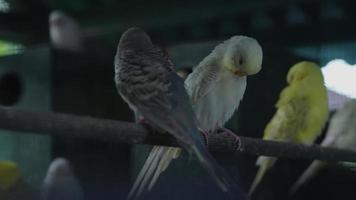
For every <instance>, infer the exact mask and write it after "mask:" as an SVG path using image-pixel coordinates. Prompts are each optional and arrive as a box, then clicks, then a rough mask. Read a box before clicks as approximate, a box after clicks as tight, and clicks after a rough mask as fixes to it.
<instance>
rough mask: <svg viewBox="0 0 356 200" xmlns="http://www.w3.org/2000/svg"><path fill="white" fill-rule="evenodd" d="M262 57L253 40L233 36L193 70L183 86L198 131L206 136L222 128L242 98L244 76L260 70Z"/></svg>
mask: <svg viewBox="0 0 356 200" xmlns="http://www.w3.org/2000/svg"><path fill="white" fill-rule="evenodd" d="M262 57H263V53H262V48H261V46H260V45H259V43H258V42H257V41H256V40H255V39H254V38H251V37H246V36H233V37H231V38H230V39H228V40H226V41H224V42H223V43H221V44H219V45H218V46H216V47H215V49H214V50H213V51H212V52H211V53H210V54H209V55H208V56H207V57H205V58H204V59H203V60H202V61H201V62H200V63H199V64H198V66H196V67H195V68H194V69H193V72H192V73H191V74H189V76H188V78H187V79H186V80H185V85H186V89H187V92H188V94H189V96H190V99H191V102H192V106H193V109H194V112H195V114H196V116H197V119H198V122H199V126H200V128H201V129H203V130H204V131H205V132H207V133H208V134H209V133H214V132H216V131H217V130H218V129H220V128H223V126H224V124H225V123H226V122H227V121H228V120H229V119H230V118H231V117H232V115H233V114H234V111H235V110H237V109H238V107H239V104H240V101H241V100H242V98H243V95H244V93H245V90H246V79H247V78H246V76H247V75H253V74H256V73H258V72H259V71H260V70H261V65H262ZM224 130H225V131H227V133H231V132H230V131H228V130H227V129H224Z"/></svg>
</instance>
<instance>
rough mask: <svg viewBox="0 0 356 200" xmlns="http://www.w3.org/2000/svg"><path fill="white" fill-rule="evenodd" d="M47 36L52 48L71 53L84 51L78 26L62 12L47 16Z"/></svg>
mask: <svg viewBox="0 0 356 200" xmlns="http://www.w3.org/2000/svg"><path fill="white" fill-rule="evenodd" d="M49 35H50V40H51V44H52V46H53V47H54V48H56V49H60V50H67V51H72V52H82V51H83V50H84V37H83V33H82V30H81V28H80V26H79V24H78V23H77V22H76V21H75V20H74V19H73V18H72V17H70V16H69V15H67V14H66V13H64V12H62V11H58V10H56V11H53V12H51V13H50V16H49Z"/></svg>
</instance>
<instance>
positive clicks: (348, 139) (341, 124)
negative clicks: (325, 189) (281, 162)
mask: <svg viewBox="0 0 356 200" xmlns="http://www.w3.org/2000/svg"><path fill="white" fill-rule="evenodd" d="M321 146H323V147H334V148H340V149H347V150H352V151H356V100H350V101H349V102H347V103H346V104H345V105H344V106H343V107H342V108H341V109H339V110H338V111H337V112H336V114H335V115H334V116H333V118H332V119H331V121H330V125H329V128H328V131H327V133H326V136H325V138H324V139H323V141H322V142H321ZM325 165H326V163H325V162H322V161H317V160H315V161H313V162H312V163H311V164H310V165H309V167H308V168H307V169H306V170H305V171H304V173H303V174H302V175H301V176H300V178H299V179H298V180H297V181H296V182H295V184H294V185H293V186H292V188H291V189H290V194H293V193H295V192H296V191H297V190H298V188H299V187H300V186H301V185H303V184H305V183H306V182H307V181H309V180H310V179H311V178H313V176H314V175H316V173H317V172H318V171H319V170H320V169H321V168H322V167H324V166H325ZM347 166H348V165H347ZM350 167H352V168H354V167H355V164H354V163H353V165H351V166H350Z"/></svg>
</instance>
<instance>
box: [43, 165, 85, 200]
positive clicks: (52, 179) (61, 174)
mask: <svg viewBox="0 0 356 200" xmlns="http://www.w3.org/2000/svg"><path fill="white" fill-rule="evenodd" d="M42 195H43V200H63V199H66V200H82V199H83V190H82V188H81V186H80V184H79V181H78V179H77V178H76V177H75V175H74V174H73V170H72V167H71V165H70V163H69V161H68V160H67V159H65V158H56V159H55V160H54V161H52V163H51V165H50V166H49V168H48V171H47V175H46V177H45V179H44V181H43V185H42Z"/></svg>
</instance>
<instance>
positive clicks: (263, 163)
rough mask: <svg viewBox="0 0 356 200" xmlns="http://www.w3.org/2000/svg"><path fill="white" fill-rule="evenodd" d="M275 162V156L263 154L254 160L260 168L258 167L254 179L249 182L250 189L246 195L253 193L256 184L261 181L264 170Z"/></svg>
mask: <svg viewBox="0 0 356 200" xmlns="http://www.w3.org/2000/svg"><path fill="white" fill-rule="evenodd" d="M275 162H276V159H275V158H269V157H265V156H260V157H258V159H257V161H256V165H258V166H260V168H259V169H258V171H257V173H256V176H255V179H254V180H253V182H252V184H251V187H250V190H249V191H248V196H251V195H252V194H253V192H254V191H255V190H256V188H257V186H258V185H259V184H260V182H261V181H262V178H263V177H264V175H265V174H266V172H267V171H268V170H269V169H270V168H271V167H272V166H273V164H274V163H275Z"/></svg>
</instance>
